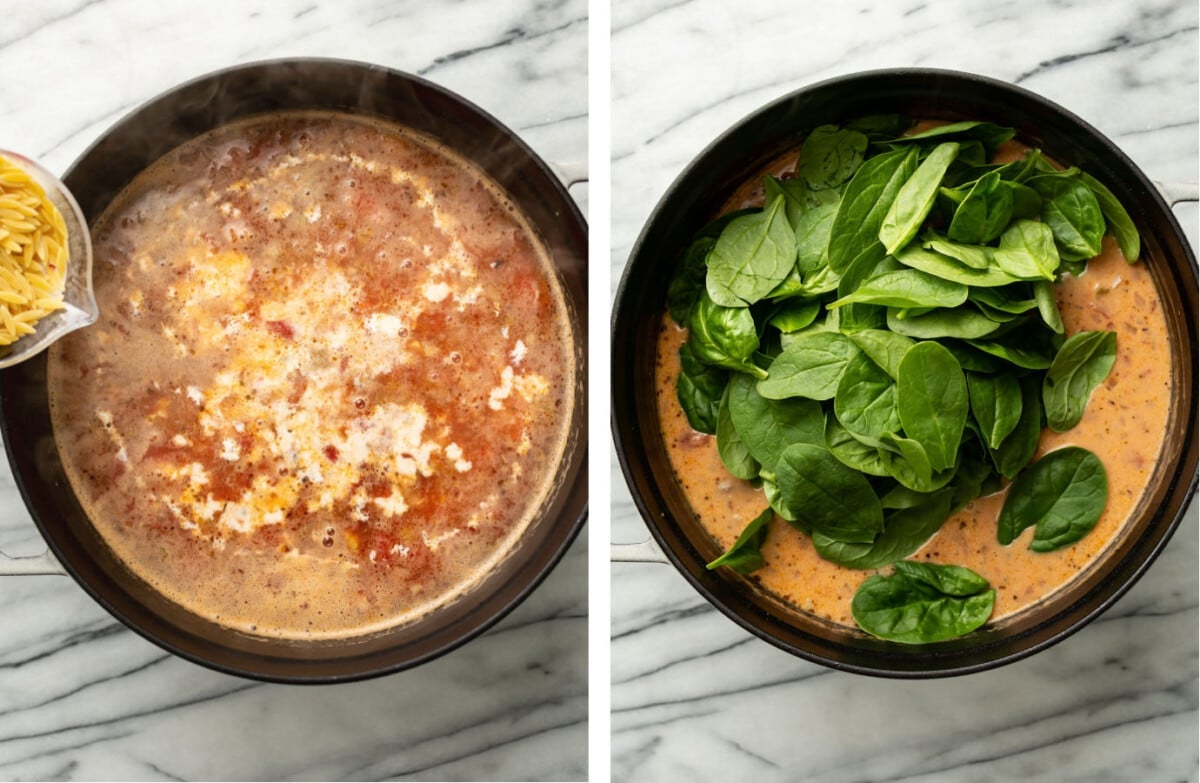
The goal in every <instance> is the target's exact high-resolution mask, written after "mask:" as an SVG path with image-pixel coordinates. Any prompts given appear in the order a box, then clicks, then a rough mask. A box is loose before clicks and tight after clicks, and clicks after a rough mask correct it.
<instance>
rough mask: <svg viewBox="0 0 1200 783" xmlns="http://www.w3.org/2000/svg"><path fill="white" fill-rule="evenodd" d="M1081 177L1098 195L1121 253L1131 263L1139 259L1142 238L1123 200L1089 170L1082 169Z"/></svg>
mask: <svg viewBox="0 0 1200 783" xmlns="http://www.w3.org/2000/svg"><path fill="white" fill-rule="evenodd" d="M1079 179H1081V180H1082V181H1083V183H1084V184H1085V185H1087V186H1088V187H1089V188H1091V191H1092V194H1093V195H1094V196H1095V197H1096V203H1098V204H1099V205H1100V212H1101V214H1103V216H1104V219H1105V220H1106V221H1107V222H1108V230H1109V231H1111V232H1112V235H1113V237H1114V238H1115V239H1116V240H1117V247H1119V248H1121V255H1123V256H1125V260H1126V261H1128V262H1129V263H1131V264H1132V263H1134V262H1135V261H1137V260H1138V256H1140V255H1141V251H1142V240H1141V237H1140V236H1138V230H1137V226H1135V225H1134V224H1133V219H1132V218H1130V217H1129V213H1128V212H1126V211H1125V207H1123V206H1121V202H1120V201H1118V200H1117V197H1116V196H1114V195H1113V192H1112V191H1111V190H1109V189H1108V188H1106V187H1105V186H1104V185H1103V183H1101V182H1100V180H1098V179H1096V178H1095V177H1093V176H1091V175H1090V174H1088V173H1087V172H1082V171H1081V172H1080V173H1079Z"/></svg>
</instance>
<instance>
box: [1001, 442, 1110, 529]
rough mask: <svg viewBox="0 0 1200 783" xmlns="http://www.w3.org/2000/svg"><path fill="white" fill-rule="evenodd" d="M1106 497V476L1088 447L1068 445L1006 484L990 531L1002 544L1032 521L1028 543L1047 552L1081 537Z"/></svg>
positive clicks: (1096, 519)
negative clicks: (997, 518)
mask: <svg viewBox="0 0 1200 783" xmlns="http://www.w3.org/2000/svg"><path fill="white" fill-rule="evenodd" d="M1107 502H1108V476H1107V475H1106V473H1105V471H1104V465H1103V464H1102V463H1101V462H1100V459H1099V457H1097V456H1096V455H1095V454H1093V453H1092V452H1090V451H1088V450H1087V449H1083V448H1080V447H1078V446H1068V447H1066V448H1062V449H1057V450H1055V451H1052V452H1050V453H1049V454H1047V455H1046V456H1044V457H1042V458H1041V459H1040V460H1038V461H1037V462H1035V463H1034V464H1033V466H1032V467H1030V468H1029V470H1027V471H1025V472H1024V473H1022V474H1021V475H1020V476H1018V477H1017V480H1016V481H1014V482H1013V484H1012V487H1010V488H1009V491H1008V497H1006V498H1005V499H1004V507H1003V508H1002V509H1001V510H1000V521H999V525H998V527H997V533H996V536H997V538H998V540H999V541H1000V543H1001V544H1004V545H1005V546H1007V545H1008V544H1011V543H1012V542H1013V541H1015V540H1016V538H1017V536H1019V535H1021V532H1022V531H1024V530H1025V529H1026V528H1028V527H1030V526H1036V528H1035V530H1034V534H1033V542H1032V543H1031V544H1030V546H1029V548H1030V549H1032V550H1034V551H1035V552H1050V551H1052V550H1054V549H1059V548H1061V547H1064V546H1066V545H1067V544H1072V543H1074V542H1076V541H1078V540H1079V539H1081V538H1083V537H1084V536H1085V535H1087V533H1088V532H1089V531H1090V530H1091V529H1092V528H1093V527H1095V526H1096V522H1097V521H1098V520H1099V519H1100V514H1101V513H1102V512H1103V511H1104V506H1105V504H1106V503H1107Z"/></svg>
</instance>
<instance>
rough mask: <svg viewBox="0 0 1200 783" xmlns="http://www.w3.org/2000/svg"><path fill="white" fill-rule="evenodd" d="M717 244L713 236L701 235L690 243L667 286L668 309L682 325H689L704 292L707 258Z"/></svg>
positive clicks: (676, 321)
mask: <svg viewBox="0 0 1200 783" xmlns="http://www.w3.org/2000/svg"><path fill="white" fill-rule="evenodd" d="M715 244H716V240H715V239H713V238H712V237H700V238H698V239H696V240H694V241H693V242H692V244H690V245H688V249H687V252H686V253H684V254H683V259H682V260H681V261H680V262H679V268H678V269H677V270H676V271H675V276H674V277H673V278H671V283H670V285H669V286H668V287H667V311H668V312H669V313H670V314H671V318H672V319H673V320H674V321H675V323H677V324H679V325H680V326H687V323H688V318H689V317H690V316H691V314H692V308H694V307H695V306H696V302H698V301H699V300H700V295H701V294H702V293H704V278H705V276H706V275H707V274H708V266H707V264H706V261H705V259H706V258H707V257H708V251H710V250H712V247H713V245H715Z"/></svg>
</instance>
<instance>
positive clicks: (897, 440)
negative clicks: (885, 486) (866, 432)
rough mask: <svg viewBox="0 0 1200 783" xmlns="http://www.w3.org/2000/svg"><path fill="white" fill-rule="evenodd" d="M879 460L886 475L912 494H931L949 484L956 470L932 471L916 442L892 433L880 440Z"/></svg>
mask: <svg viewBox="0 0 1200 783" xmlns="http://www.w3.org/2000/svg"><path fill="white" fill-rule="evenodd" d="M880 441H881V443H882V446H883V448H881V449H880V450H879V456H880V458H881V459H882V461H883V466H884V469H885V470H887V472H888V475H889V476H891V477H892V478H894V479H895V480H896V481H898V482H900V484H901V485H902V486H904V487H906V488H908V489H911V490H913V491H914V492H934V491H936V490H939V489H941V488H942V487H944V486H946V485H947V484H949V483H950V481H951V480H952V479H953V478H954V475H955V471H956V466H955V465H950V466H949V467H946V468H943V469H941V470H937V471H935V470H934V469H933V465H932V464H931V463H930V461H929V454H928V453H926V451H925V447H924V446H922V445H921V443H920V441H917V440H914V439H913V438H905V437H903V436H901V435H896V434H895V433H885V434H884V435H882V436H880Z"/></svg>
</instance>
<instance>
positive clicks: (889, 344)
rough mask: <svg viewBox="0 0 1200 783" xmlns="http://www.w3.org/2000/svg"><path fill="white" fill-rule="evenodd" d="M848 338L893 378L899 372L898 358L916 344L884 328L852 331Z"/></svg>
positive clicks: (908, 338)
mask: <svg viewBox="0 0 1200 783" xmlns="http://www.w3.org/2000/svg"><path fill="white" fill-rule="evenodd" d="M850 339H851V340H853V341H854V344H855V345H857V346H858V348H859V350H860V351H862V352H863V353H865V354H866V355H867V356H869V357H871V361H873V362H875V364H877V365H879V367H880V369H882V370H883V371H884V372H886V373H887V374H888V375H889V376H891V378H892V379H893V380H895V378H896V376H897V375H898V374H899V372H900V360H901V359H903V358H904V354H906V353H908V349H909V348H912V347H913V346H914V345H916V341H915V340H913V339H912V338H910V337H905V336H904V335H902V334H896V333H895V332H889V331H888V330H886V329H863V330H861V331H857V332H853V333H852V334H851V335H850Z"/></svg>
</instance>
